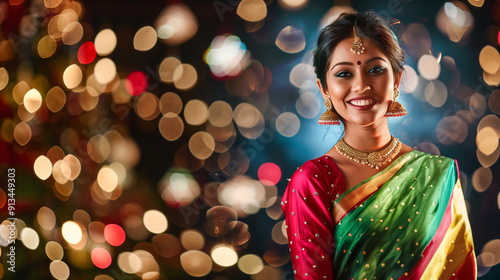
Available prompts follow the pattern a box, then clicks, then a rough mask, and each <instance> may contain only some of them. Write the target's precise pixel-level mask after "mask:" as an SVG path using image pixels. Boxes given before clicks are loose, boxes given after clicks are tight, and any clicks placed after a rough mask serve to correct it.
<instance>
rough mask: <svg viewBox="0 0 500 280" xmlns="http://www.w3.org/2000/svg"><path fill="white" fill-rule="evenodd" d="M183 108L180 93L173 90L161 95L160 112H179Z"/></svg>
mask: <svg viewBox="0 0 500 280" xmlns="http://www.w3.org/2000/svg"><path fill="white" fill-rule="evenodd" d="M181 110H182V100H181V98H180V97H179V95H177V94H175V93H173V92H166V93H164V94H163V95H162V96H161V97H160V112H161V113H162V114H163V115H165V114H167V113H170V112H172V113H174V114H177V115H178V114H179V113H180V112H181Z"/></svg>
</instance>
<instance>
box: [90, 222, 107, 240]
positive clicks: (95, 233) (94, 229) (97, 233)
mask: <svg viewBox="0 0 500 280" xmlns="http://www.w3.org/2000/svg"><path fill="white" fill-rule="evenodd" d="M105 227H106V225H105V224H104V223H102V222H99V221H93V222H91V223H90V224H89V227H88V228H89V235H90V238H92V240H94V241H95V242H97V243H104V242H106V238H104V228H105Z"/></svg>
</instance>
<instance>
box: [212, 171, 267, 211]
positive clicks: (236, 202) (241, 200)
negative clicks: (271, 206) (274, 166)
mask: <svg viewBox="0 0 500 280" xmlns="http://www.w3.org/2000/svg"><path fill="white" fill-rule="evenodd" d="M265 193H266V190H265V188H264V185H262V183H261V182H260V181H257V180H253V179H250V178H249V177H247V176H244V175H241V176H235V177H234V178H232V179H231V180H228V181H226V182H224V183H222V184H221V185H220V187H219V190H218V194H219V201H220V202H221V203H222V204H224V205H228V206H231V207H232V208H233V209H235V210H236V211H237V212H238V215H240V216H242V215H248V214H255V213H257V212H258V211H259V209H260V207H261V204H262V205H263V204H265V203H267V200H266V197H265Z"/></svg>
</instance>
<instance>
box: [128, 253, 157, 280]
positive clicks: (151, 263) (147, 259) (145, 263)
mask: <svg viewBox="0 0 500 280" xmlns="http://www.w3.org/2000/svg"><path fill="white" fill-rule="evenodd" d="M134 254H136V255H137V256H138V257H139V258H140V259H141V262H142V266H141V269H140V270H139V271H138V272H137V275H138V276H141V277H142V276H143V275H144V274H146V273H148V272H159V270H160V267H159V265H158V263H157V262H156V260H155V258H154V256H153V255H152V254H151V253H149V252H148V251H145V250H136V251H134Z"/></svg>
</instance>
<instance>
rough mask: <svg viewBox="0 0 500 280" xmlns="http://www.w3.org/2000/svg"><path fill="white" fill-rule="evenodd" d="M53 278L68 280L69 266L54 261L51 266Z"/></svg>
mask: <svg viewBox="0 0 500 280" xmlns="http://www.w3.org/2000/svg"><path fill="white" fill-rule="evenodd" d="M49 270H50V273H51V274H52V277H54V278H56V279H57V280H66V279H68V278H69V275H70V271H69V267H68V265H67V264H66V263H65V262H63V261H52V262H51V263H50V266H49Z"/></svg>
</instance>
